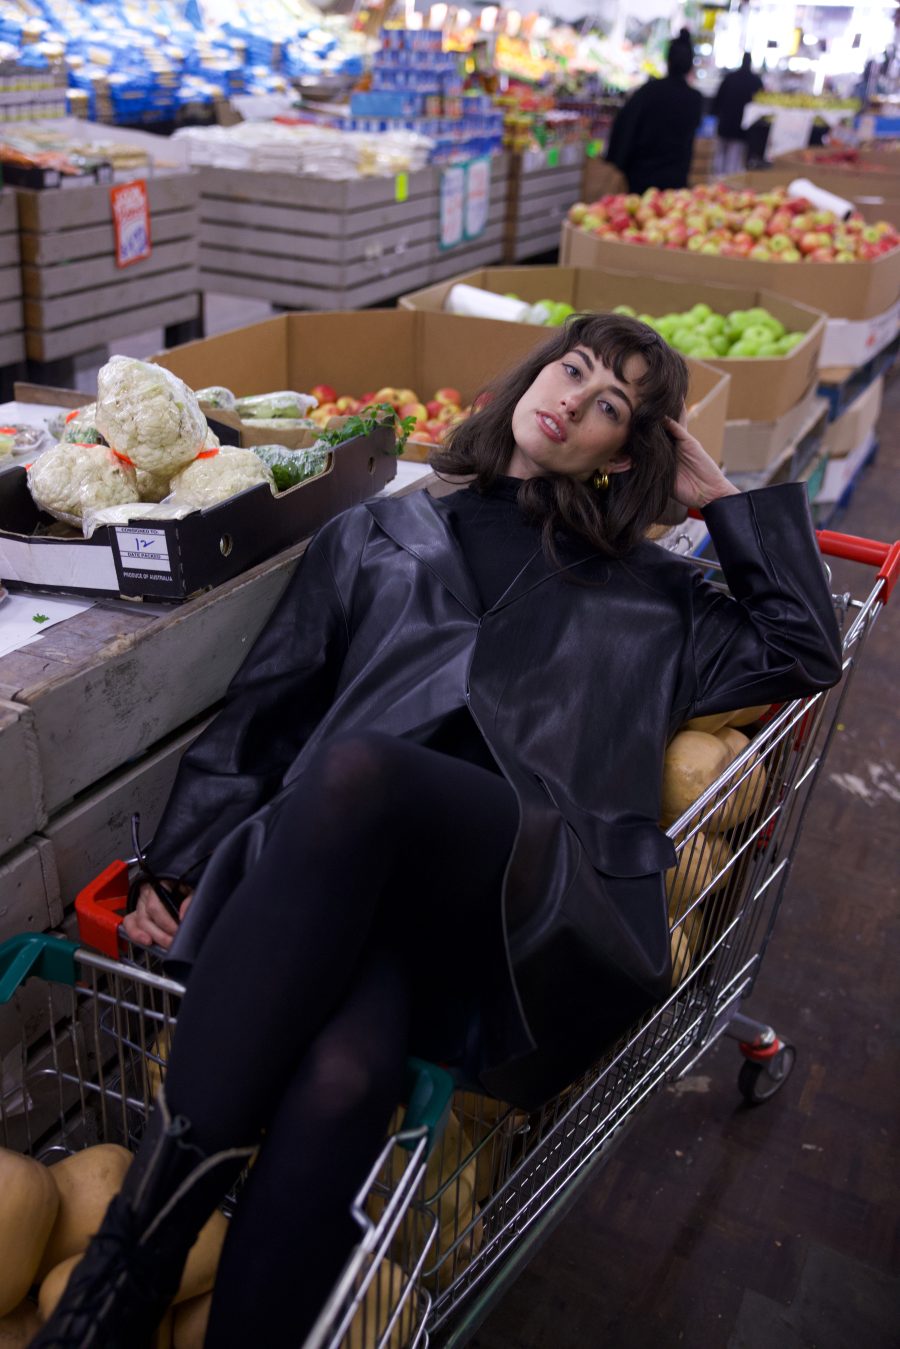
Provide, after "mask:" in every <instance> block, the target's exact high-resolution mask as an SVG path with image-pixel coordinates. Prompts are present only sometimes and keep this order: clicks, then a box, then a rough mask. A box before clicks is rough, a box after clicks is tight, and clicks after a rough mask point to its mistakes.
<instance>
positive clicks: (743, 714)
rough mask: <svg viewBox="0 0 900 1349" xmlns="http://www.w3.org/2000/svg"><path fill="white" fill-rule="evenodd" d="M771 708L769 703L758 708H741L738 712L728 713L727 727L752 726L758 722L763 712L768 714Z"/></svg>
mask: <svg viewBox="0 0 900 1349" xmlns="http://www.w3.org/2000/svg"><path fill="white" fill-rule="evenodd" d="M771 706H772V704H771V703H763V704H762V706H760V707H742V708H741V710H740V711H739V712H729V714H728V725H729V726H752V724H753V722H754V721H759V719H760V717H761V716H762V714H763V713H764V712H768V710H769V708H770V707H771Z"/></svg>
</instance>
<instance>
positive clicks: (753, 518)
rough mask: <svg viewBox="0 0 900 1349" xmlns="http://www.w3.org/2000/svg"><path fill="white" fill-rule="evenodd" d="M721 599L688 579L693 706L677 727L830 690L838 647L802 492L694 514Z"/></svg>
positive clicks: (768, 491) (765, 495)
mask: <svg viewBox="0 0 900 1349" xmlns="http://www.w3.org/2000/svg"><path fill="white" fill-rule="evenodd" d="M703 517H704V520H705V521H706V524H707V527H708V529H709V532H710V535H711V537H712V541H713V543H714V545H715V549H716V553H717V555H718V558H719V561H720V563H721V564H722V569H723V571H724V574H725V580H726V582H727V584H728V590H729V591H730V594H724V593H723V592H722V591H721V590H719V589H717V588H716V587H715V586H713V585H712V584H711V583H710V582H708V581H706V580H704V579H703V578H702V577H701V576H700V574H699V573H695V574H694V577H693V581H692V586H693V589H692V597H691V598H692V619H691V640H692V647H693V663H694V678H693V685H694V697H693V700H692V701H691V703H690V706H689V708H688V710H687V712H686V714H685V715H684V716H683V717H682V720H686V719H687V718H689V717H696V716H706V715H708V714H709V713H711V712H726V711H732V710H734V709H735V708H739V707H753V706H755V705H756V704H757V703H769V702H783V701H785V700H786V699H789V698H797V697H802V696H804V695H806V694H812V693H817V692H818V691H819V690H820V689H827V688H830V687H831V685H832V684H836V683H837V682H838V680H839V679H840V677H841V639H840V632H839V630H838V625H837V620H836V618H835V614H834V606H833V604H832V600H831V593H830V591H829V588H828V584H827V581H826V577H825V570H824V567H823V565H822V559H821V555H820V553H819V548H818V544H817V543H816V536H815V531H814V529H813V524H812V519H811V516H810V512H809V503H808V500H807V496H806V488H805V487H804V485H803V484H802V483H784V484H781V485H779V486H777V487H764V488H761V489H760V490H759V491H755V492H742V493H740V494H739V495H737V496H729V497H721V498H720V499H719V500H718V501H714V502H712V503H711V504H710V505H709V506H707V507H706V509H705V510H704V512H703Z"/></svg>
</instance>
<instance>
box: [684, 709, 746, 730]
mask: <svg viewBox="0 0 900 1349" xmlns="http://www.w3.org/2000/svg"><path fill="white" fill-rule="evenodd" d="M732 716H734V713H733V712H712V713H711V714H710V715H709V716H708V717H691V719H690V721H686V722H685V723H684V725H683V726H682V728H681V729H682V730H683V731H707V732H708V733H709V734H710V735H711V734H712V733H713V732H714V731H717V730H718V729H719V727H720V726H727V725H728V720H729V718H730V717H732Z"/></svg>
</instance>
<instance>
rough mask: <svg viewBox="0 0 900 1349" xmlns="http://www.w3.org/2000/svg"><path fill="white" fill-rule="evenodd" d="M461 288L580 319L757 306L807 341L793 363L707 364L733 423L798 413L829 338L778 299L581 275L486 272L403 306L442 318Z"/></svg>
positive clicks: (659, 280) (537, 270) (808, 316)
mask: <svg viewBox="0 0 900 1349" xmlns="http://www.w3.org/2000/svg"><path fill="white" fill-rule="evenodd" d="M457 282H464V283H465V284H466V285H469V286H477V287H479V288H480V289H481V290H490V291H493V292H494V293H495V294H497V295H505V294H507V293H512V294H515V295H518V296H520V297H521V299H523V300H526V301H527V302H528V303H529V304H536V303H537V302H538V301H539V300H544V299H548V300H556V301H565V303H567V304H571V305H573V306H574V308H575V309H577V310H579V311H590V310H607V309H614V308H615V307H616V305H620V304H628V305H631V306H632V308H633V309H636V310H637V311H638V313H648V314H653V315H655V316H656V317H659V316H661V315H662V314H666V313H679V312H683V311H684V310H687V309H690V308H691V306H692V305H695V304H700V303H703V304H708V305H709V306H710V308H711V309H712V310H713V311H714V312H716V313H720V314H728V313H730V312H731V311H732V310H733V309H750V308H753V307H754V306H756V305H759V306H762V307H763V308H764V309H768V310H769V311H770V313H771V314H773V315H774V317H775V318H777V319H779V320H780V321H781V322H782V323H783V324H784V326H785V328H786V329H787V330H788V331H789V332H792V331H793V332H804V333H806V337H805V338H804V340H803V341H802V342H801V343H799V344H798V346H796V347H795V348H794V350H793V351H792V352H791V353H790V355H789V356H780V357H777V358H774V359H771V360H770V359H767V358H758V357H752V358H749V357H740V358H734V359H732V360H729V359H727V358H726V357H721V358H716V359H715V360H712V359H708V360H707V361H706V362H705V364H707V365H711V366H714V367H715V369H717V370H721V371H722V373H723V374H726V375H730V377H731V384H730V386H729V393H728V419H729V421H732V420H735V419H747V420H750V421H774V420H775V419H776V418H778V417H781V416H783V415H784V414H785V413H787V412H788V411H789V410H790V409H791V408H793V407H794V406H795V405H796V404H797V403H798V402H799V401H800V399H801V398H803V397H804V396H805V395H806V394H807V393H808V392H809V390H810V389H811V388H812V386H813V384H814V383H815V379H816V371H817V369H818V365H819V350H820V348H821V346H822V341H823V338H824V335H825V316H824V315H823V314H822V313H821V312H820V311H818V310H815V309H811V308H809V307H808V306H806V305H801V304H797V303H796V301H792V300H786V299H785V298H784V297H783V296H781V295H777V294H775V293H774V292H773V291H765V290H758V289H751V288H747V287H740V286H722V285H711V284H702V283H695V282H684V281H673V280H670V279H669V278H666V277H659V276H648V275H645V274H642V273H639V272H612V271H595V270H593V269H591V268H576V267H487V268H482V269H481V270H480V271H476V272H467V273H466V274H465V275H463V276H456V277H453V278H452V279H451V280H449V281H443V282H441V283H440V285H437V286H428V287H426V288H425V289H424V290H418V291H413V292H411V294H409V295H404V296H402V297H401V299H400V300H399V304H400V305H401V307H402V308H405V309H422V310H427V311H429V312H431V313H434V312H443V309H444V304H445V303H446V300H447V296H448V295H449V294H450V291H451V290H452V289H453V286H454V285H455V284H456V283H457ZM475 321H476V322H483V321H484V320H475ZM537 331H538V332H545V331H547V330H545V329H538V330H537Z"/></svg>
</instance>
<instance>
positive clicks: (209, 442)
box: [203, 426, 222, 450]
mask: <svg viewBox="0 0 900 1349" xmlns="http://www.w3.org/2000/svg"><path fill="white" fill-rule="evenodd" d="M221 444H222V442H221V440H220V439H219V437H218V436H217V435H216V433H215V431H214V430H213V429H212V427H211V426H207V428H206V439H205V440H204V442H203V448H204V450H217V449H218V448H219V446H220V445H221Z"/></svg>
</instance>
